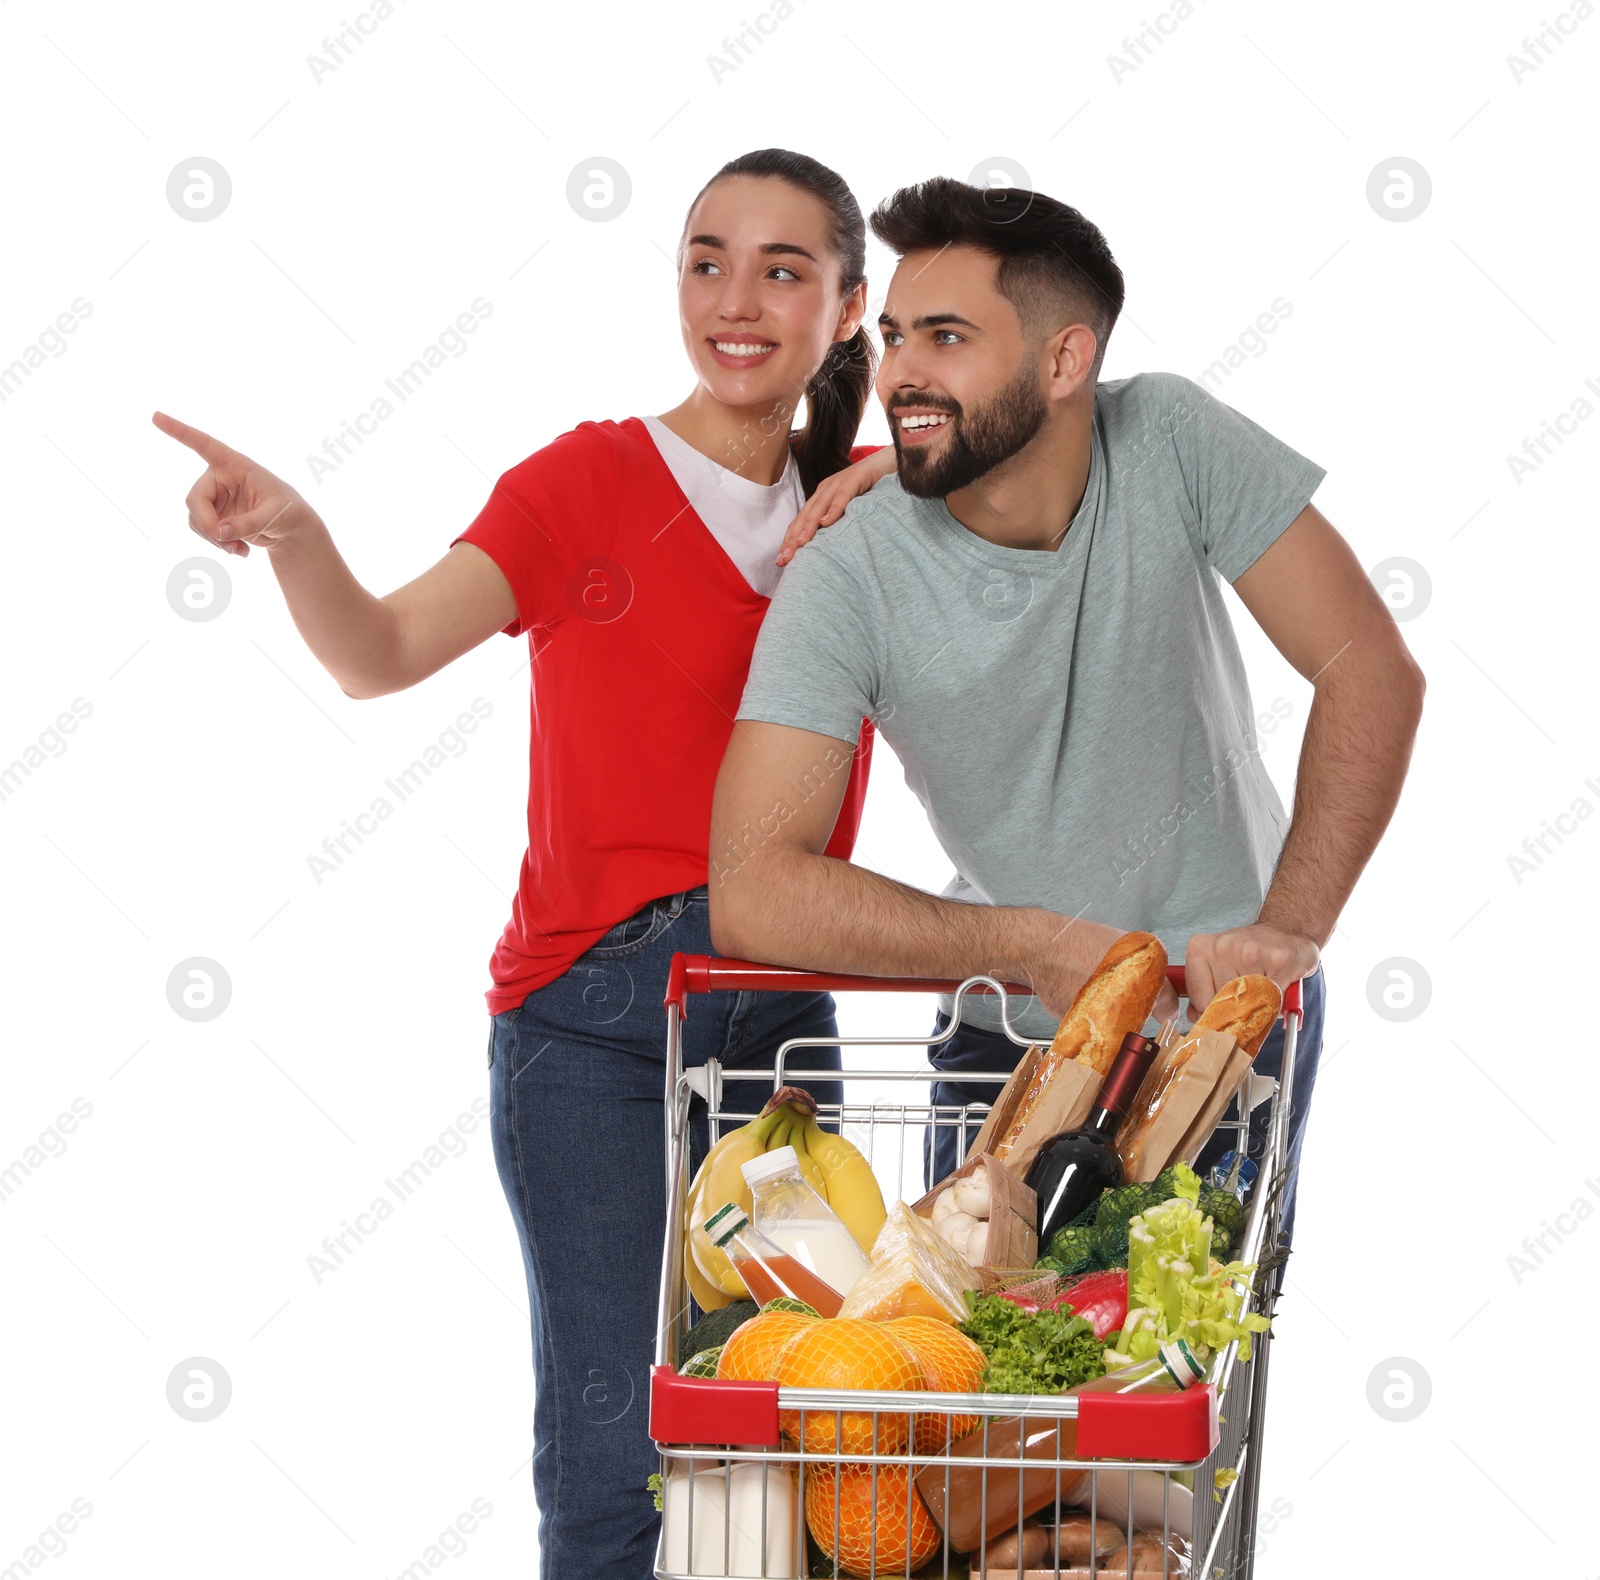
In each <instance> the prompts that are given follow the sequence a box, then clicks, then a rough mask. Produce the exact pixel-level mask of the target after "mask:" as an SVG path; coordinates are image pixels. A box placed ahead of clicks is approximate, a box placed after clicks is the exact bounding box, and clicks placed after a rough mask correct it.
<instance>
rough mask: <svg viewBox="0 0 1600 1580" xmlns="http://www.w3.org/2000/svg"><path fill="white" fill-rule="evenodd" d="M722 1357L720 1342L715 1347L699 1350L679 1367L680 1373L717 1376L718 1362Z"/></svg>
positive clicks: (692, 1375) (687, 1375) (684, 1374)
mask: <svg viewBox="0 0 1600 1580" xmlns="http://www.w3.org/2000/svg"><path fill="white" fill-rule="evenodd" d="M721 1357H722V1346H721V1345H720V1344H719V1345H717V1347H716V1348H715V1349H710V1350H698V1351H696V1353H695V1354H693V1355H691V1356H690V1357H689V1358H688V1360H686V1361H685V1362H684V1363H683V1365H681V1366H680V1367H679V1368H678V1375H679V1376H680V1377H715V1376H716V1375H717V1362H718V1360H720V1359H721Z"/></svg>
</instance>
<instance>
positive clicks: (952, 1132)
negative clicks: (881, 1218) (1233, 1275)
mask: <svg viewBox="0 0 1600 1580" xmlns="http://www.w3.org/2000/svg"><path fill="white" fill-rule="evenodd" d="M1324 996H1325V995H1324V989H1323V978H1322V970H1321V968H1320V967H1319V968H1318V970H1317V972H1316V974H1315V975H1314V976H1310V977H1307V978H1306V980H1305V982H1304V983H1303V984H1302V985H1301V1009H1302V1011H1303V1019H1302V1021H1301V1025H1300V1039H1299V1041H1298V1043H1297V1044H1296V1046H1295V1060H1294V1097H1293V1100H1292V1101H1291V1103H1290V1105H1289V1163H1290V1171H1289V1178H1288V1181H1287V1183H1286V1184H1285V1186H1284V1201H1283V1234H1284V1238H1285V1240H1287V1239H1289V1238H1290V1237H1291V1235H1292V1234H1293V1232H1294V1209H1295V1194H1296V1187H1297V1185H1298V1184H1299V1176H1300V1167H1299V1165H1300V1149H1301V1147H1302V1146H1303V1145H1304V1143H1305V1134H1306V1116H1307V1114H1308V1113H1309V1112H1310V1109H1311V1094H1312V1091H1313V1090H1314V1089H1315V1087H1316V1084H1317V1061H1318V1059H1319V1058H1320V1057H1321V1054H1322V1007H1323V1001H1324ZM949 1024H950V1018H949V1016H947V1015H946V1014H944V1013H943V1011H940V1012H938V1014H937V1015H936V1017H935V1021H934V1032H935V1034H938V1033H941V1032H943V1031H944V1029H945V1028H946V1027H947V1026H948V1025H949ZM1021 1053H1022V1050H1021V1049H1020V1048H1019V1047H1017V1045H1016V1044H1015V1043H1014V1042H1012V1041H1011V1040H1010V1039H1009V1038H1008V1037H1007V1036H1005V1034H1004V1033H1003V1032H997V1031H983V1030H980V1029H978V1028H977V1027H972V1026H963V1027H962V1028H961V1029H960V1030H958V1031H957V1032H956V1034H955V1036H954V1037H952V1038H951V1039H950V1041H949V1042H947V1043H946V1044H945V1045H944V1047H943V1048H941V1049H938V1050H936V1051H935V1052H934V1054H933V1056H932V1058H931V1061H930V1062H931V1063H932V1064H933V1066H934V1068H935V1069H937V1070H942V1071H947V1072H949V1073H951V1074H959V1073H960V1072H962V1071H964V1070H1011V1069H1014V1068H1015V1067H1016V1063H1017V1060H1018V1058H1019V1057H1020V1056H1021ZM1255 1068H1256V1072H1257V1073H1258V1074H1260V1075H1270V1076H1273V1077H1276V1076H1277V1075H1278V1073H1279V1071H1280V1070H1281V1069H1282V1068H1283V1025H1282V1023H1281V1022H1280V1023H1279V1024H1278V1025H1277V1026H1276V1027H1274V1028H1273V1030H1272V1032H1271V1033H1270V1034H1269V1036H1268V1037H1267V1040H1266V1042H1265V1043H1264V1044H1263V1045H1262V1048H1261V1052H1260V1053H1258V1054H1257V1055H1256V1059H1255ZM999 1090H1000V1089H999V1088H998V1087H997V1086H995V1085H994V1084H993V1083H992V1082H981V1083H980V1082H968V1083H966V1084H963V1083H961V1082H959V1081H936V1082H934V1083H933V1101H934V1102H935V1103H939V1104H944V1103H949V1104H962V1103H992V1102H993V1101H994V1100H995V1098H996V1097H997V1096H998V1095H999ZM1269 1114H1270V1105H1268V1104H1266V1103H1262V1104H1261V1105H1260V1106H1259V1107H1258V1108H1256V1110H1255V1111H1254V1112H1253V1113H1252V1114H1251V1115H1250V1145H1249V1155H1250V1156H1251V1157H1252V1158H1255V1159H1256V1160H1257V1161H1258V1162H1259V1160H1260V1159H1261V1158H1262V1156H1263V1155H1264V1154H1265V1152H1266V1148H1267V1122H1268V1117H1269ZM1223 1117H1224V1118H1225V1119H1237V1118H1238V1108H1237V1105H1235V1104H1232V1103H1230V1104H1229V1105H1228V1111H1227V1113H1226V1114H1225V1115H1224V1116H1223ZM959 1128H960V1126H945V1127H941V1128H939V1130H938V1132H937V1135H935V1134H934V1132H933V1130H932V1129H931V1128H930V1130H929V1131H928V1133H927V1134H926V1136H925V1137H924V1146H923V1158H924V1170H925V1172H926V1175H927V1183H928V1186H929V1188H930V1189H931V1188H932V1187H933V1185H935V1184H936V1183H937V1182H938V1181H939V1180H942V1179H943V1178H944V1177H945V1175H946V1174H948V1173H949V1172H950V1171H951V1170H952V1169H953V1168H955V1166H956V1151H957V1137H956V1131H957V1130H958V1129H959ZM977 1134H978V1126H977V1124H976V1123H974V1124H971V1125H969V1126H968V1127H967V1145H968V1146H969V1147H970V1146H971V1144H972V1142H973V1141H974V1140H975V1139H976V1137H977ZM1232 1134H1233V1133H1232V1132H1224V1133H1223V1135H1222V1136H1221V1137H1220V1138H1213V1139H1212V1140H1211V1141H1208V1142H1207V1143H1206V1146H1205V1148H1204V1150H1203V1151H1202V1152H1201V1154H1200V1156H1199V1158H1198V1159H1197V1160H1196V1163H1195V1168H1196V1169H1197V1171H1198V1172H1199V1173H1200V1175H1201V1176H1202V1177H1204V1175H1205V1174H1206V1171H1207V1170H1208V1169H1209V1168H1210V1167H1211V1165H1212V1164H1213V1163H1215V1162H1216V1161H1217V1159H1218V1158H1220V1157H1221V1156H1222V1154H1223V1153H1224V1152H1226V1151H1227V1150H1228V1149H1229V1148H1230V1147H1232V1145H1233V1139H1232ZM1040 1249H1041V1250H1043V1247H1042V1246H1041V1247H1040Z"/></svg>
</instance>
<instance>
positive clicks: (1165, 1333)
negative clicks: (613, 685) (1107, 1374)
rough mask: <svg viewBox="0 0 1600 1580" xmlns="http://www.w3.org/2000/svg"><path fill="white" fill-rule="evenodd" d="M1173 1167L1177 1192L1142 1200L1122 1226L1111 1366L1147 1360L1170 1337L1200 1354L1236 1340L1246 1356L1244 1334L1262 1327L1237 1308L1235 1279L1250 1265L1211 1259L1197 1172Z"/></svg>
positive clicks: (1263, 1322) (1240, 1304)
mask: <svg viewBox="0 0 1600 1580" xmlns="http://www.w3.org/2000/svg"><path fill="white" fill-rule="evenodd" d="M1179 1167H1180V1169H1182V1173H1181V1174H1180V1175H1179V1176H1178V1178H1177V1179H1176V1182H1175V1183H1176V1185H1177V1189H1178V1191H1179V1193H1180V1194H1178V1195H1176V1196H1173V1197H1170V1198H1168V1199H1167V1200H1166V1201H1163V1202H1159V1203H1157V1204H1156V1205H1155V1206H1153V1207H1147V1208H1146V1209H1145V1210H1144V1211H1143V1212H1142V1213H1139V1214H1138V1215H1137V1216H1135V1217H1134V1219H1133V1220H1132V1221H1131V1222H1130V1223H1129V1225H1128V1241H1129V1245H1128V1320H1127V1321H1126V1323H1124V1325H1123V1329H1122V1332H1121V1334H1119V1335H1118V1337H1117V1340H1116V1343H1115V1346H1114V1348H1113V1349H1112V1351H1111V1352H1110V1355H1111V1362H1110V1363H1111V1365H1112V1366H1119V1365H1127V1364H1129V1363H1131V1362H1133V1361H1143V1360H1151V1359H1153V1358H1154V1357H1155V1355H1156V1352H1157V1350H1158V1349H1159V1348H1160V1346H1161V1345H1162V1344H1164V1343H1165V1342H1166V1341H1167V1340H1169V1339H1177V1338H1181V1339H1183V1340H1184V1341H1185V1342H1186V1343H1187V1344H1188V1345H1189V1347H1190V1349H1192V1350H1193V1351H1194V1353H1195V1355H1196V1357H1197V1358H1198V1359H1200V1360H1202V1361H1204V1360H1205V1359H1207V1358H1208V1357H1209V1355H1210V1354H1211V1352H1212V1351H1213V1350H1219V1349H1221V1348H1222V1347H1223V1346H1224V1345H1226V1344H1228V1343H1230V1342H1231V1341H1232V1340H1234V1339H1238V1340H1239V1355H1240V1358H1241V1359H1242V1360H1248V1359H1249V1358H1250V1335H1251V1334H1252V1333H1264V1332H1265V1331H1266V1329H1267V1319H1266V1318H1265V1317H1263V1316H1261V1315H1260V1314H1259V1313H1251V1314H1250V1315H1249V1316H1244V1315H1241V1313H1242V1312H1243V1310H1244V1300H1245V1295H1244V1292H1243V1290H1241V1289H1240V1288H1239V1286H1238V1284H1237V1283H1236V1282H1235V1281H1236V1280H1239V1279H1243V1278H1246V1277H1248V1276H1249V1274H1250V1273H1252V1272H1253V1271H1254V1269H1253V1268H1251V1267H1248V1266H1246V1265H1245V1264H1244V1263H1242V1262H1231V1263H1229V1264H1228V1265H1227V1266H1226V1267H1224V1266H1223V1265H1222V1263H1220V1262H1216V1261H1213V1260H1212V1257H1211V1234H1212V1227H1213V1225H1212V1222H1211V1219H1210V1218H1208V1217H1207V1216H1206V1215H1205V1214H1204V1213H1202V1212H1201V1211H1200V1209H1199V1207H1198V1206H1197V1205H1196V1202H1197V1199H1198V1196H1199V1180H1198V1177H1197V1176H1196V1175H1195V1173H1194V1171H1193V1170H1192V1169H1187V1168H1183V1166H1182V1165H1180V1166H1179ZM1183 1175H1187V1178H1184V1177H1183Z"/></svg>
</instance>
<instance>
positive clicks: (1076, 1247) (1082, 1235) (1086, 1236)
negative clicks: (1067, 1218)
mask: <svg viewBox="0 0 1600 1580" xmlns="http://www.w3.org/2000/svg"><path fill="white" fill-rule="evenodd" d="M1045 1255H1046V1256H1048V1257H1049V1258H1050V1259H1051V1261H1052V1262H1055V1263H1056V1264H1058V1265H1057V1266H1056V1267H1055V1268H1054V1269H1053V1271H1056V1272H1060V1273H1068V1274H1071V1273H1081V1272H1082V1271H1083V1270H1084V1269H1085V1268H1087V1267H1089V1266H1090V1265H1091V1264H1092V1263H1093V1261H1094V1243H1093V1232H1092V1231H1091V1230H1090V1229H1088V1228H1085V1227H1082V1226H1080V1225H1077V1224H1068V1225H1067V1227H1066V1228H1065V1229H1058V1230H1056V1232H1055V1234H1054V1235H1052V1236H1051V1238H1050V1244H1049V1245H1048V1246H1047V1247H1046V1249H1045Z"/></svg>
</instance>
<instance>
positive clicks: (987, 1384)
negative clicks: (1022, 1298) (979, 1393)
mask: <svg viewBox="0 0 1600 1580" xmlns="http://www.w3.org/2000/svg"><path fill="white" fill-rule="evenodd" d="M967 1306H968V1309H969V1310H970V1312H971V1315H970V1316H968V1318H967V1320H966V1321H965V1322H963V1323H961V1324H960V1328H961V1331H962V1332H963V1333H965V1334H966V1335H967V1337H968V1338H969V1339H971V1340H972V1341H973V1342H974V1343H975V1344H976V1345H977V1346H978V1348H979V1349H981V1350H982V1351H983V1353H984V1354H985V1355H986V1356H987V1357H988V1360H989V1364H988V1365H987V1366H986V1367H985V1368H984V1373H983V1389H984V1392H985V1393H1021V1394H1053V1393H1062V1392H1064V1391H1065V1390H1066V1389H1068V1388H1072V1387H1075V1386H1076V1385H1077V1384H1078V1383H1082V1382H1088V1381H1089V1379H1090V1378H1091V1377H1099V1376H1101V1375H1103V1374H1104V1372H1105V1359H1104V1355H1105V1346H1104V1345H1103V1344H1101V1342H1100V1341H1099V1340H1098V1339H1097V1338H1096V1337H1095V1336H1094V1329H1093V1328H1092V1327H1090V1325H1089V1324H1088V1323H1087V1322H1085V1321H1084V1319H1083V1318H1082V1317H1077V1316H1071V1315H1069V1314H1067V1313H1065V1312H1055V1311H1036V1312H1028V1311H1024V1310H1022V1308H1021V1307H1020V1306H1017V1305H1015V1304H1013V1303H1012V1302H1011V1301H1009V1300H1007V1299H1005V1298H1004V1297H1003V1296H1001V1295H980V1294H978V1293H977V1292H976V1291H974V1290H970V1289H969V1290H968V1291H967Z"/></svg>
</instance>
